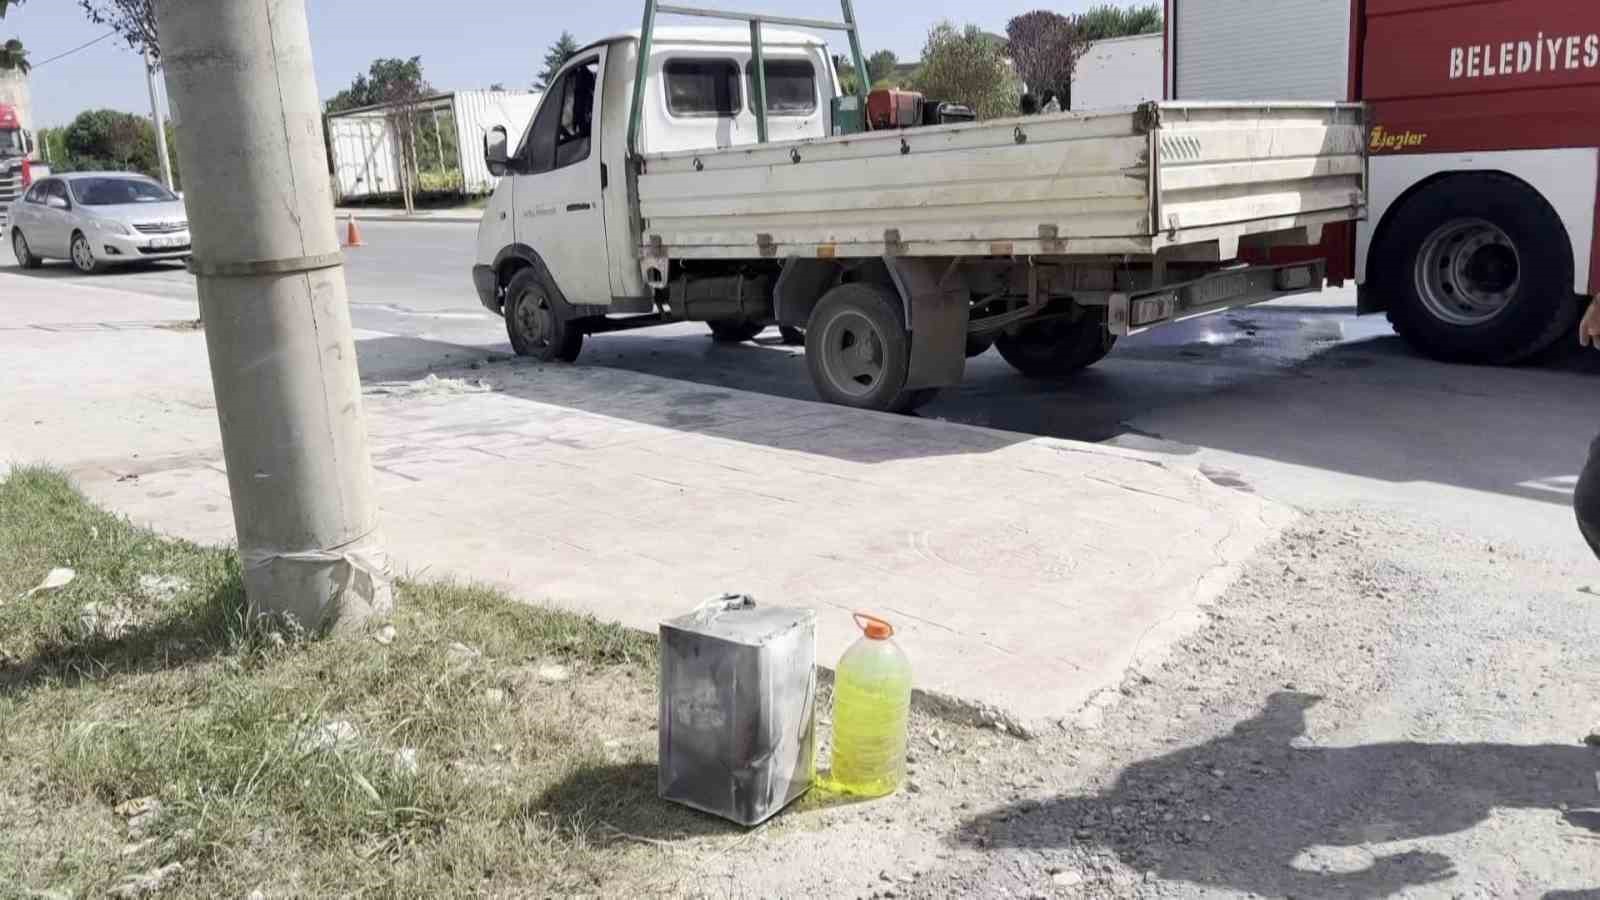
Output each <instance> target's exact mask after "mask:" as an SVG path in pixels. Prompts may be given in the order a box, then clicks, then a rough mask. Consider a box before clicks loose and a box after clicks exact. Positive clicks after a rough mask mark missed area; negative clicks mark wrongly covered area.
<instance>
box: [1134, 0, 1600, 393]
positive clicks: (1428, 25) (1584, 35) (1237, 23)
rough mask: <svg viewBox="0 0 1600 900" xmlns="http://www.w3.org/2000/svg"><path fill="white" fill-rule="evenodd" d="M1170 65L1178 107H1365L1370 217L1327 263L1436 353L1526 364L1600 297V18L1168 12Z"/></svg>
mask: <svg viewBox="0 0 1600 900" xmlns="http://www.w3.org/2000/svg"><path fill="white" fill-rule="evenodd" d="M1166 50H1167V59H1166V75H1165V77H1166V89H1167V96H1168V97H1170V98H1174V99H1200V98H1206V99H1250V100H1269V101H1270V100H1276V99H1280V98H1281V99H1297V100H1304V99H1321V100H1360V101H1364V102H1365V103H1366V104H1367V107H1368V124H1369V126H1370V130H1369V133H1368V143H1369V150H1370V152H1371V163H1370V165H1371V172H1370V190H1369V205H1368V209H1367V215H1366V217H1365V219H1364V220H1363V221H1362V222H1360V223H1359V224H1358V225H1357V226H1356V228H1355V229H1354V230H1353V232H1352V231H1349V230H1345V229H1339V228H1335V229H1329V232H1328V234H1327V240H1325V242H1324V244H1323V246H1322V247H1321V248H1317V249H1316V252H1320V253H1322V254H1324V255H1325V256H1326V257H1327V258H1328V261H1329V273H1330V276H1331V277H1334V278H1336V279H1337V278H1340V277H1344V276H1350V277H1354V279H1355V280H1356V282H1357V284H1358V285H1359V286H1360V295H1361V309H1362V311H1363V312H1380V311H1381V312H1387V313H1388V315H1389V317H1390V319H1391V321H1393V322H1394V324H1395V327H1396V330H1398V331H1399V332H1400V333H1401V334H1402V335H1403V336H1405V337H1406V338H1407V339H1408V340H1410V341H1411V342H1412V343H1413V344H1414V345H1416V346H1417V347H1419V348H1420V349H1422V350H1423V351H1425V352H1427V353H1429V354H1432V355H1434V356H1437V357H1440V358H1445V359H1451V360H1458V361H1465V362H1488V363H1510V362H1518V361H1521V360H1525V359H1528V358H1530V357H1533V356H1535V355H1537V354H1538V353H1539V352H1541V351H1542V350H1544V349H1545V348H1546V347H1548V346H1550V345H1551V344H1552V343H1554V342H1555V341H1557V340H1560V339H1561V338H1562V337H1564V336H1568V335H1570V332H1571V330H1572V328H1573V327H1575V325H1576V323H1577V319H1578V317H1579V316H1580V315H1581V313H1582V308H1583V304H1584V301H1585V298H1586V297H1588V296H1589V295H1592V294H1594V293H1595V292H1596V291H1600V252H1597V243H1596V242H1597V240H1600V234H1597V231H1596V227H1595V219H1596V214H1597V209H1600V3H1596V2H1592V0H1272V2H1265V0H1167V33H1166ZM1282 256H1283V254H1281V253H1280V254H1278V258H1282Z"/></svg>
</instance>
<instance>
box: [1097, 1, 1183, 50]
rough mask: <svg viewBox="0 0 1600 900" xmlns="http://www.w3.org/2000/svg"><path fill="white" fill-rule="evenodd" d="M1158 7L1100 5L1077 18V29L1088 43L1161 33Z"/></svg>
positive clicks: (1146, 5) (1159, 9)
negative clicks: (1089, 41)
mask: <svg viewBox="0 0 1600 900" xmlns="http://www.w3.org/2000/svg"><path fill="white" fill-rule="evenodd" d="M1161 25H1162V15H1161V7H1160V6H1158V5H1156V4H1154V3H1142V4H1135V5H1133V6H1128V7H1121V6H1115V5H1112V4H1110V3H1103V4H1101V5H1099V6H1096V7H1093V8H1091V9H1090V10H1089V11H1087V12H1085V13H1084V14H1083V15H1081V16H1079V17H1078V27H1079V28H1080V29H1081V30H1082V31H1083V36H1084V37H1085V38H1086V39H1088V40H1091V41H1101V40H1105V39H1106V38H1115V37H1128V36H1130V35H1135V34H1155V33H1157V32H1159V31H1161Z"/></svg>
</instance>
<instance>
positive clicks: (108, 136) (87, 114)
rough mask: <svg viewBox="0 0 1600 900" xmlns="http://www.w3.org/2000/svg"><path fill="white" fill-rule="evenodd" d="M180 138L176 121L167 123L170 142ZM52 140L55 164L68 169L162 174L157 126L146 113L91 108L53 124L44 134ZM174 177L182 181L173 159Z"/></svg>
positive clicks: (46, 138)
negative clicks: (61, 123)
mask: <svg viewBox="0 0 1600 900" xmlns="http://www.w3.org/2000/svg"><path fill="white" fill-rule="evenodd" d="M174 140H176V135H175V134H174V133H173V128H172V123H171V122H168V123H167V142H168V144H171V143H172V142H173V141H174ZM40 142H41V143H45V142H48V146H49V147H50V156H51V165H52V166H53V167H55V168H56V169H58V170H60V171H66V172H121V171H127V172H139V173H142V174H145V175H149V176H150V177H151V178H160V177H161V161H160V158H159V157H158V156H157V155H156V129H155V126H153V125H152V124H151V123H150V120H149V119H147V118H145V117H144V116H136V115H134V114H132V113H125V112H119V111H118V110H114V109H91V110H86V111H84V112H81V113H79V114H78V117H77V118H75V119H73V120H72V124H70V125H68V126H67V127H65V128H52V129H50V130H49V131H48V132H47V133H42V134H41V135H40ZM172 178H173V181H174V182H175V183H177V184H180V185H181V184H182V180H181V176H180V173H179V172H178V169H177V160H176V159H174V160H173V172H172Z"/></svg>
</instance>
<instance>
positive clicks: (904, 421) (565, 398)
mask: <svg viewBox="0 0 1600 900" xmlns="http://www.w3.org/2000/svg"><path fill="white" fill-rule="evenodd" d="M706 343H708V344H709V343H711V341H710V340H707V341H706ZM723 349H728V348H723ZM356 350H357V354H358V356H359V357H360V363H361V379H362V381H363V382H364V383H365V384H366V386H367V391H368V393H373V392H374V391H373V387H374V382H383V381H415V380H417V379H422V378H425V377H426V376H427V375H428V374H430V373H433V374H437V375H438V376H439V377H440V378H450V379H462V380H465V381H467V382H468V383H469V384H471V383H473V382H482V383H483V384H485V385H488V386H489V387H491V388H492V389H493V390H494V391H495V392H497V393H499V394H501V395H503V396H509V397H515V398H517V399H521V400H528V401H533V402H536V403H540V404H545V405H547V406H554V407H561V408H563V409H568V410H572V411H574V412H581V413H589V414H593V415H598V416H605V417H608V418H612V419H619V420H622V421H625V422H631V423H634V424H639V425H649V426H654V427H658V428H668V429H671V430H674V431H681V432H684V433H688V434H698V435H705V436H709V437H716V438H722V439H724V440H730V441H738V442H741V443H747V444H756V445H760V446H765V447H770V448H773V449H777V450H785V451H794V452H801V453H808V454H814V455H818V456H825V457H829V458H833V459H839V460H844V461H848V462H855V463H866V464H875V463H882V462H889V461H892V460H901V459H919V458H926V457H940V456H958V455H969V454H981V453H992V452H994V451H996V450H1000V449H1003V448H1005V447H1009V446H1012V445H1014V444H1018V443H1022V442H1025V441H1027V440H1030V439H1031V438H1030V436H1029V435H1025V434H1006V433H1002V432H995V431H984V430H980V429H974V428H952V427H950V426H948V425H945V424H943V423H939V422H934V421H930V420H927V419H921V418H918V417H915V416H894V415H887V414H882V413H872V412H863V411H860V410H852V409H845V408H843V407H838V406H831V405H828V404H824V403H819V402H808V403H804V404H798V403H793V402H789V401H784V400H777V399H773V398H772V397H771V396H769V395H766V394H764V393H762V392H760V391H759V389H755V388H752V389H750V390H752V391H754V392H753V393H743V392H738V391H735V390H730V389H718V388H716V387H711V386H707V385H704V384H700V383H694V382H686V381H681V380H677V379H672V378H669V377H660V376H657V377H643V376H641V375H638V374H634V373H631V372H629V371H627V370H621V369H614V368H611V367H608V366H597V365H581V364H580V365H575V366H573V365H563V364H559V363H555V364H540V363H535V362H532V361H530V360H525V359H519V358H516V357H509V356H507V355H505V354H502V353H498V352H495V351H494V350H493V348H484V347H476V348H475V347H468V346H463V345H455V344H446V343H441V342H438V341H427V340H419V339H416V338H405V337H396V336H391V337H385V338H379V339H374V340H366V341H360V342H358V343H357V346H356ZM755 352H757V351H756V350H755V348H732V350H731V353H730V354H728V355H731V356H733V357H742V356H745V355H747V354H748V353H755ZM717 355H719V356H720V355H723V354H722V353H720V352H718V353H717ZM486 359H488V360H491V361H490V362H484V360H486ZM802 365H803V363H802ZM472 366H476V368H472ZM441 393H449V391H448V390H445V391H441ZM545 418H551V417H549V416H545ZM484 427H485V429H486V430H485V431H484V432H483V435H484V436H489V435H491V434H500V433H501V432H500V431H496V430H495V428H496V426H495V424H494V423H485V425H484ZM551 428H552V430H553V431H554V432H556V433H555V434H553V435H552V436H551V437H549V438H547V439H548V440H552V441H557V442H559V441H563V440H578V441H586V440H587V438H588V435H587V434H581V435H580V434H576V433H575V434H574V435H573V436H572V437H570V438H569V437H566V436H565V432H567V431H571V430H574V429H576V431H579V432H581V431H583V428H582V426H581V424H579V423H578V421H577V420H576V419H573V420H571V421H570V422H566V423H563V422H555V421H553V420H552V425H551ZM591 430H592V429H591ZM667 475H668V477H670V473H667Z"/></svg>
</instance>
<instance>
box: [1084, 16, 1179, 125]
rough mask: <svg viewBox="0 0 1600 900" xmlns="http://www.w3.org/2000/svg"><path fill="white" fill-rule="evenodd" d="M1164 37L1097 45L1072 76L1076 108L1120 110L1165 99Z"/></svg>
mask: <svg viewBox="0 0 1600 900" xmlns="http://www.w3.org/2000/svg"><path fill="white" fill-rule="evenodd" d="M1163 43H1164V38H1163V37H1162V36H1161V35H1160V34H1139V35H1134V36H1132V37H1121V38H1110V39H1107V40H1103V41H1095V42H1094V43H1093V44H1090V45H1089V50H1088V52H1087V53H1085V54H1084V55H1083V56H1082V57H1081V58H1080V59H1079V60H1078V66H1077V68H1076V69H1075V70H1074V71H1073V73H1072V108H1073V109H1075V110H1095V109H1116V108H1119V107H1127V106H1138V105H1139V104H1141V103H1143V102H1145V101H1146V100H1160V99H1161V90H1162V87H1161V67H1162V65H1164V60H1163V54H1162V44H1163Z"/></svg>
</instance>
